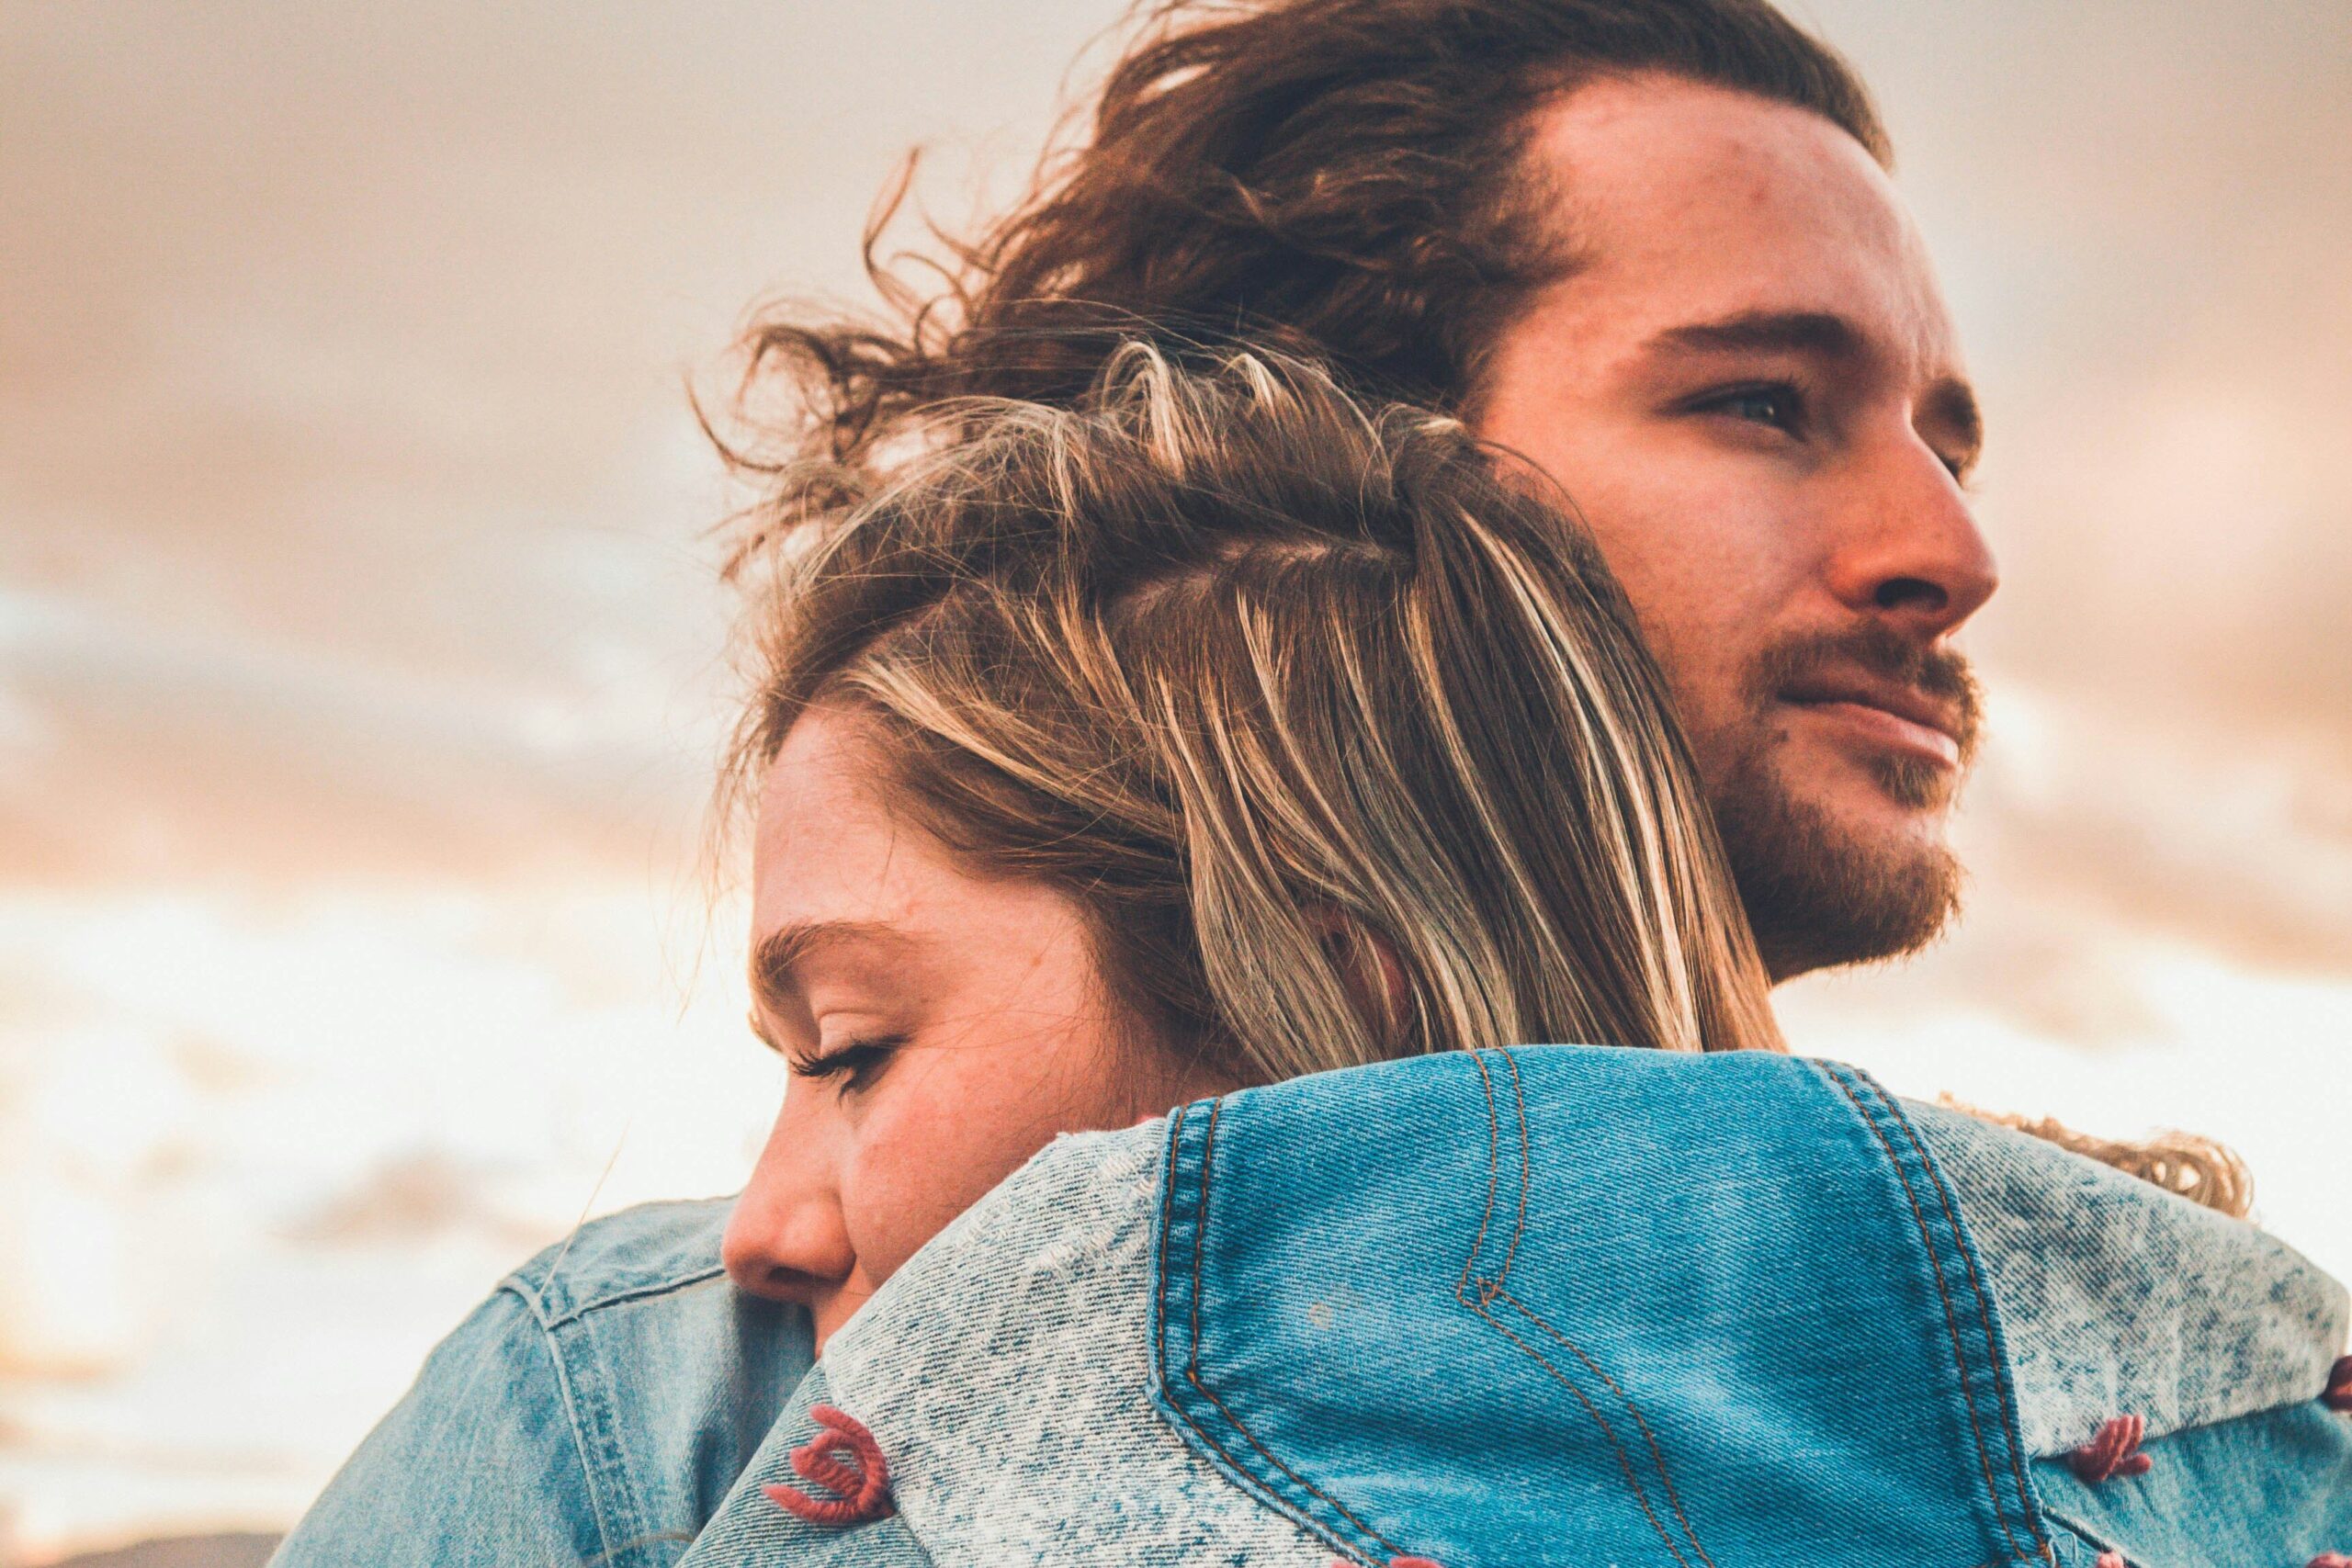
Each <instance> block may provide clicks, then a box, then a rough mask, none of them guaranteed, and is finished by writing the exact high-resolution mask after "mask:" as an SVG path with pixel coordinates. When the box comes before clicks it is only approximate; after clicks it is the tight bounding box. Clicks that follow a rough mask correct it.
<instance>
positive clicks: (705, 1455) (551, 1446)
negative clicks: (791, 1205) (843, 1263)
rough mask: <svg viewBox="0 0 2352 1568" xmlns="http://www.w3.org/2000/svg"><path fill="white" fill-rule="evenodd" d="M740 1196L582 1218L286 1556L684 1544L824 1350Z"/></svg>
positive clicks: (468, 1565) (639, 1552)
mask: <svg viewBox="0 0 2352 1568" xmlns="http://www.w3.org/2000/svg"><path fill="white" fill-rule="evenodd" d="M727 1210H728V1204H727V1203H726V1202H725V1201H713V1202H703V1203H660V1204H649V1205H646V1206H644V1207H641V1208H638V1209H632V1210H629V1211H628V1212H627V1213H620V1214H616V1215H613V1216H611V1217H609V1218H606V1219H603V1220H598V1221H595V1222H594V1223H592V1224H588V1225H585V1226H583V1227H582V1228H581V1230H580V1231H579V1232H578V1233H577V1234H576V1235H573V1236H572V1237H571V1240H570V1241H569V1242H567V1243H564V1244H561V1245H559V1246H557V1247H549V1248H548V1250H547V1251H546V1252H543V1253H541V1254H540V1255H539V1256H538V1257H537V1258H535V1259H533V1260H532V1261H531V1262H530V1263H528V1264H526V1266H524V1267H523V1268H522V1269H518V1270H516V1271H515V1273H514V1274H513V1275H512V1276H510V1277H509V1278H508V1279H507V1280H505V1281H504V1282H503V1284H502V1285H501V1286H500V1287H499V1289H498V1290H497V1291H496V1292H494V1293H493V1294H492V1296H491V1298H490V1299H489V1300H488V1301H486V1302H484V1303H482V1305H481V1307H480V1308H478V1309H477V1310H476V1311H475V1312H474V1314H472V1315H471V1316H470V1317H469V1318H468V1319H467V1320H466V1321H465V1322H464V1323H463V1324H462V1325H459V1326H458V1329H457V1330H456V1332H454V1333H452V1334H451V1335H450V1336H449V1337H448V1338H447V1339H446V1340H445V1341H443V1342H442V1344H441V1346H440V1348H437V1349H436V1350H435V1351H434V1353H433V1356H432V1358H431V1359H429V1360H428V1361H427V1362H426V1363H425V1366H424V1371H422V1372H421V1373H420V1374H419V1375H418V1377H417V1380H416V1383H415V1386H414V1387H413V1389H411V1391H410V1392H409V1393H408V1396H407V1397H406V1398H405V1399H403V1400H402V1401H401V1404H399V1405H398V1406H397V1407H396V1408H395V1409H394V1410H393V1411H392V1412H391V1414H390V1415H389V1416H386V1417H385V1418H384V1420H383V1422H382V1423H381V1424H380V1425H379V1427H377V1428H376V1430H375V1431H374V1432H373V1433H372V1434H370V1435H369V1437H368V1439H367V1441H366V1442H365V1443H363V1444H361V1445H360V1448H359V1450H358V1451H357V1452H356V1453H354V1454H353V1455H352V1457H351V1459H350V1461H348V1462H347V1463H346V1464H345V1466H344V1468H343V1470H342V1472H340V1473H339V1474H337V1475H336V1477H335V1478H334V1481H333V1482H332V1483H329V1485H328V1487H327V1489H326V1491H325V1492H324V1493H323V1494H322V1495H321V1496H320V1498H319V1500H318V1501H317V1503H316V1504H314V1505H313V1506H312V1507H311V1510H310V1512H309V1513H308V1514H307V1515H305V1516H304V1517H303V1519H302V1521H301V1523H300V1525H298V1526H297V1527H296V1528H295V1530H294V1532H293V1533H292V1534H291V1535H290V1536H288V1538H287V1540H286V1541H285V1543H284V1544H283V1545H282V1546H280V1547H279V1549H278V1551H277V1555H276V1556H275V1557H274V1558H272V1559H271V1562H272V1564H273V1568H358V1565H361V1564H365V1565H367V1568H409V1565H413V1568H492V1565H497V1568H507V1565H514V1564H532V1565H537V1564H595V1565H598V1568H606V1565H609V1568H654V1565H659V1564H668V1563H671V1562H675V1561H676V1560H677V1558H678V1557H679V1556H680V1555H681V1554H683V1553H684V1551H685V1550H686V1546H687V1543H688V1542H690V1541H691V1540H693V1539H694V1537H695V1534H696V1533H697V1532H698V1531H699V1530H701V1529H702V1528H703V1526H704V1524H705V1523H707V1521H708V1519H709V1518H710V1517H711V1515H712V1514H713V1513H715V1512H716V1511H717V1510H718V1506H719V1503H720V1501H721V1499H722V1498H723V1497H724V1496H725V1495H726V1493H727V1489H728V1487H729V1484H731V1483H733V1482H734V1480H735V1478H736V1477H737V1475H738V1474H739V1473H740V1472H741V1470H742V1468H743V1466H744V1464H745V1463H746V1462H747V1461H749V1460H750V1458H751V1456H752V1452H753V1451H754V1450H756V1449H757V1448H758V1446H759V1444H760V1442H761V1440H762V1439H763V1438H765V1437H766V1436H767V1434H768V1432H769V1430H770V1428H771V1427H773V1426H774V1425H775V1421H776V1419H777V1417H778V1416H779V1415H780V1413H781V1412H782V1411H783V1410H784V1408H785V1404H786V1400H787V1399H788V1398H789V1396H790V1395H791V1393H792V1392H793V1390H794V1388H795V1387H796V1386H797V1384H798V1383H799V1382H800V1380H801V1378H802V1376H803V1374H805V1373H806V1372H807V1371H808V1369H809V1364H810V1360H811V1358H812V1353H811V1348H810V1345H811V1339H810V1333H809V1315H808V1314H807V1313H806V1312H805V1311H804V1310H802V1309H800V1308H797V1307H786V1306H779V1305H776V1304H774V1303H763V1302H756V1301H753V1300H752V1299H751V1298H749V1297H745V1296H741V1295H739V1294H738V1293H737V1292H735V1291H734V1290H733V1288H732V1287H731V1286H730V1285H729V1282H728V1280H727V1278H726V1276H725V1274H724V1273H723V1272H722V1271H721V1270H720V1268H719V1264H718V1238H719V1234H720V1232H721V1231H722V1230H723V1228H724V1227H725V1224H726V1219H727Z"/></svg>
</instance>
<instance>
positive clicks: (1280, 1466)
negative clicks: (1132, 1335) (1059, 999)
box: [1184, 1095, 1404, 1553]
mask: <svg viewBox="0 0 2352 1568" xmlns="http://www.w3.org/2000/svg"><path fill="white" fill-rule="evenodd" d="M1224 1110H1225V1097H1224V1096H1222V1095H1220V1096H1218V1097H1217V1098H1216V1100H1214V1101H1212V1102H1211V1103H1210V1106H1209V1125H1208V1131H1207V1132H1206V1133H1204V1134H1202V1137H1201V1213H1200V1217H1199V1218H1198V1219H1197V1220H1195V1221H1194V1222H1193V1344H1192V1349H1191V1353H1190V1354H1189V1356H1188V1357H1187V1358H1186V1360H1185V1363H1184V1377H1185V1381H1186V1382H1190V1383H1191V1384H1192V1385H1193V1387H1194V1388H1196V1389H1198V1390H1200V1391H1201V1394H1202V1397H1204V1398H1205V1399H1206V1400H1207V1401H1208V1402H1209V1403H1210V1404H1214V1405H1216V1407H1217V1410H1218V1412H1219V1413H1220V1414H1222V1415H1223V1416H1225V1418H1226V1419H1227V1421H1230V1422H1232V1423H1233V1429H1234V1430H1235V1431H1237V1432H1239V1433H1240V1434H1241V1435H1242V1436H1243V1437H1244V1438H1248V1439H1249V1441H1250V1447H1251V1448H1253V1449H1255V1450H1258V1452H1259V1454H1260V1455H1261V1457H1263V1458H1264V1460H1265V1461H1266V1462H1267V1463H1268V1464H1271V1465H1272V1466H1273V1467H1274V1468H1275V1469H1276V1470H1279V1471H1281V1472H1283V1474H1284V1475H1287V1476H1289V1477H1290V1478H1291V1480H1292V1481H1294V1482H1295V1483H1297V1484H1299V1485H1301V1486H1304V1487H1306V1490H1307V1491H1309V1492H1311V1493H1313V1494H1314V1495H1316V1496H1317V1497H1320V1498H1321V1499H1322V1500H1323V1501H1324V1502H1326V1503H1329V1505H1330V1506H1332V1507H1334V1508H1337V1509H1338V1510H1339V1511H1340V1517H1342V1518H1344V1519H1346V1520H1347V1521H1348V1522H1349V1523H1350V1524H1351V1525H1353V1526H1355V1527H1356V1529H1360V1530H1362V1531H1363V1533H1364V1534H1366V1535H1368V1536H1370V1537H1371V1538H1372V1539H1373V1540H1376V1541H1378V1542H1379V1543H1380V1544H1381V1545H1383V1546H1385V1547H1386V1548H1387V1549H1388V1550H1389V1551H1390V1552H1391V1553H1395V1552H1397V1551H1402V1550H1404V1549H1403V1548H1401V1547H1399V1546H1398V1545H1397V1543H1396V1542H1395V1541H1393V1540H1389V1539H1388V1538H1387V1537H1386V1536H1385V1535H1383V1534H1381V1533H1380V1532H1379V1531H1378V1530H1376V1529H1373V1528H1372V1527H1371V1526H1370V1525H1368V1524H1366V1523H1364V1522H1363V1520H1362V1519H1360V1518H1358V1517H1355V1515H1353V1514H1352V1513H1350V1512H1349V1511H1348V1507H1347V1505H1345V1504H1344V1503H1341V1502H1340V1500H1339V1499H1338V1498H1337V1497H1334V1496H1332V1495H1330V1494H1329V1493H1328V1492H1326V1491H1324V1490H1323V1489H1322V1488H1321V1487H1319V1486H1317V1485H1316V1484H1315V1483H1313V1482H1311V1481H1309V1480H1307V1479H1306V1477H1305V1476H1303V1475H1301V1474H1299V1473H1298V1472H1296V1471H1295V1470H1293V1469H1291V1467H1290V1466H1288V1465H1286V1464H1284V1463H1283V1461H1280V1460H1278V1459H1276V1458H1275V1457H1274V1456H1273V1455H1272V1453H1270V1452H1268V1451H1267V1449H1266V1445H1265V1444H1263V1443H1261V1442H1260V1441H1259V1440H1258V1435H1257V1434H1256V1433H1254V1432H1252V1431H1251V1430H1250V1428H1249V1427H1248V1425H1247V1424H1245V1423H1244V1422H1243V1421H1242V1419H1241V1417H1239V1416H1236V1415H1235V1414H1234V1413H1233V1412H1232V1410H1231V1409H1230V1408H1228V1407H1227V1404H1226V1403H1225V1401H1224V1400H1222V1399H1219V1398H1218V1397H1217V1396H1216V1392H1215V1391H1214V1390H1212V1389H1211V1388H1210V1387H1209V1385H1208V1384H1206V1383H1204V1382H1202V1381H1201V1371H1200V1367H1201V1251H1202V1247H1203V1244H1204V1242H1206V1240H1207V1239H1208V1231H1209V1175H1210V1170H1211V1160H1210V1156H1212V1155H1213V1154H1214V1153H1215V1152H1216V1122H1217V1117H1218V1115H1219V1114H1220V1113H1222V1112H1223V1111H1224ZM1187 1419H1188V1420H1189V1419H1190V1418H1189V1417H1187ZM1198 1426H1199V1424H1198V1423H1197V1422H1194V1423H1193V1427H1194V1428H1195V1429H1196V1430H1197V1429H1198ZM1206 1435H1207V1434H1205V1433H1204V1434H1203V1436H1204V1437H1205V1436H1206ZM1210 1440H1211V1441H1212V1442H1214V1441H1215V1439H1214V1438H1211V1439H1210ZM1217 1451H1218V1452H1219V1453H1225V1450H1224V1449H1223V1448H1222V1447H1219V1448H1218V1450H1217ZM1226 1462H1227V1464H1233V1456H1232V1455H1230V1454H1226ZM1233 1468H1234V1469H1236V1470H1239V1469H1241V1466H1239V1465H1238V1464H1235V1465H1234V1466H1233ZM1261 1484H1263V1483H1262V1482H1261ZM1268 1490H1270V1491H1271V1490H1272V1488H1271V1487H1270V1488H1268Z"/></svg>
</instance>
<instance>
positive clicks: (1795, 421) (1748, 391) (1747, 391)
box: [1700, 386, 1804, 434]
mask: <svg viewBox="0 0 2352 1568" xmlns="http://www.w3.org/2000/svg"><path fill="white" fill-rule="evenodd" d="M1700 407H1701V408H1702V409H1703V410H1704V411H1705V412H1709V413H1724V414H1729V415H1730V416H1731V417H1732V418H1734V419H1740V420H1746V421H1747V422H1748V423H1752V424H1769V425H1770V426H1772V427H1773V428H1774V429H1776V430H1785V431H1788V432H1790V433H1792V434H1793V433H1794V432H1795V431H1796V430H1797V428H1798V426H1799V425H1800V423H1802V422H1803V420H1804V400H1803V399H1802V398H1800V397H1798V395H1797V389H1795V388H1794V387H1788V386H1769V387H1741V388H1739V389H1736V390H1734V391H1729V392H1723V393H1719V394H1717V395H1716V396H1714V397H1713V398H1710V399H1708V400H1706V401H1705V402H1703V403H1702V404H1701V405H1700Z"/></svg>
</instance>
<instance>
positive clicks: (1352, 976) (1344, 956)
mask: <svg viewBox="0 0 2352 1568" xmlns="http://www.w3.org/2000/svg"><path fill="white" fill-rule="evenodd" d="M1305 914H1306V924H1307V929H1308V930H1310V931H1313V932H1314V933H1315V935H1316V937H1317V940H1318V941H1320V942H1322V944H1323V951H1324V953H1326V954H1328V955H1329V958H1330V960H1331V968H1332V970H1333V972H1334V973H1336V974H1337V975H1338V976H1340V983H1341V984H1342V985H1344V986H1346V987H1347V988H1348V1000H1349V1001H1350V1003H1351V1004H1352V1005H1353V1007H1354V1008H1355V1012H1356V1017H1357V1018H1359V1019H1361V1020H1363V1026H1364V1028H1365V1029H1366V1030H1368V1031H1369V1032H1371V1034H1372V1037H1373V1038H1374V1039H1375V1040H1378V1041H1381V1042H1383V1043H1386V1044H1388V1045H1389V1046H1391V1047H1392V1048H1393V1047H1394V1046H1395V1045H1396V1044H1397V1043H1399V1042H1401V1041H1402V1040H1403V1039H1404V1038H1405V1032H1406V1030H1407V1028H1408V1025H1409V1023H1410V1022H1411V1020H1412V1017H1413V989H1412V985H1411V983H1410V982H1409V981H1408V979H1407V978H1406V976H1405V961H1404V960H1403V959H1402V958H1401V957H1399V956H1398V954H1397V944H1396V943H1395V942H1391V941H1389V940H1388V938H1387V937H1386V936H1385V935H1383V934H1382V933H1381V932H1379V931H1374V929H1373V928H1372V927H1370V926H1368V925H1366V924H1364V922H1363V921H1362V920H1360V919H1357V918H1356V917H1355V916H1353V915H1351V914H1349V913H1348V912H1347V911H1346V910H1344V909H1341V908H1339V907H1338V906H1337V905H1335V904H1324V903H1315V904H1309V905H1308V906H1306V910H1305Z"/></svg>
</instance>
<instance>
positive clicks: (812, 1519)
mask: <svg viewBox="0 0 2352 1568" xmlns="http://www.w3.org/2000/svg"><path fill="white" fill-rule="evenodd" d="M809 1416H810V1417H811V1418H812V1419H813V1420H815V1421H816V1423H817V1435H816V1436H815V1437H813V1438H809V1440H808V1441H807V1442H805V1443H803V1444H801V1445H800V1446H799V1447H798V1448H797V1449H795V1450H792V1468H793V1469H794V1470H796V1471H797V1472H799V1473H800V1475H801V1476H802V1478H803V1479H805V1480H809V1481H813V1482H815V1483H817V1484H818V1485H820V1486H822V1487H825V1488H826V1489H828V1490H829V1491H832V1492H837V1493H839V1494H841V1495H839V1496H838V1497H811V1496H810V1495H809V1494H808V1493H806V1492H803V1491H801V1490H800V1489H799V1488H798V1487H797V1486H786V1485H785V1484H783V1483H781V1482H774V1483H769V1484H768V1485H765V1486H763V1487H762V1488H760V1490H762V1491H763V1492H765V1493H766V1494H767V1495H768V1500H769V1501H770V1502H773V1503H774V1504H775V1505H776V1506H778V1507H780V1508H785V1509H787V1510H789V1511H790V1512H792V1513H794V1514H797V1515H798V1516H799V1517H802V1518H804V1519H807V1520H808V1521H809V1523H810V1524H812V1525H855V1524H864V1523H865V1521H867V1520H868V1519H879V1518H884V1517H888V1515H889V1513H890V1511H891V1504H890V1467H889V1465H888V1462H886V1461H884V1460H883V1458H882V1446H881V1445H880V1444H879V1443H876V1441H875V1440H874V1434H873V1433H871V1432H869V1431H867V1430H866V1429H865V1423H863V1422H861V1421H860V1420H858V1418H857V1417H856V1416H846V1415H843V1414H842V1412H841V1411H838V1410H836V1409H834V1408H833V1407H832V1406H831V1405H830V1404H820V1405H816V1406H813V1407H812V1408H811V1409H810V1410H809ZM851 1460H854V1461H856V1466H855V1468H854V1469H853V1468H852V1467H851V1466H850V1464H849V1463H847V1462H845V1461H851ZM861 1472H863V1473H861Z"/></svg>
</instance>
